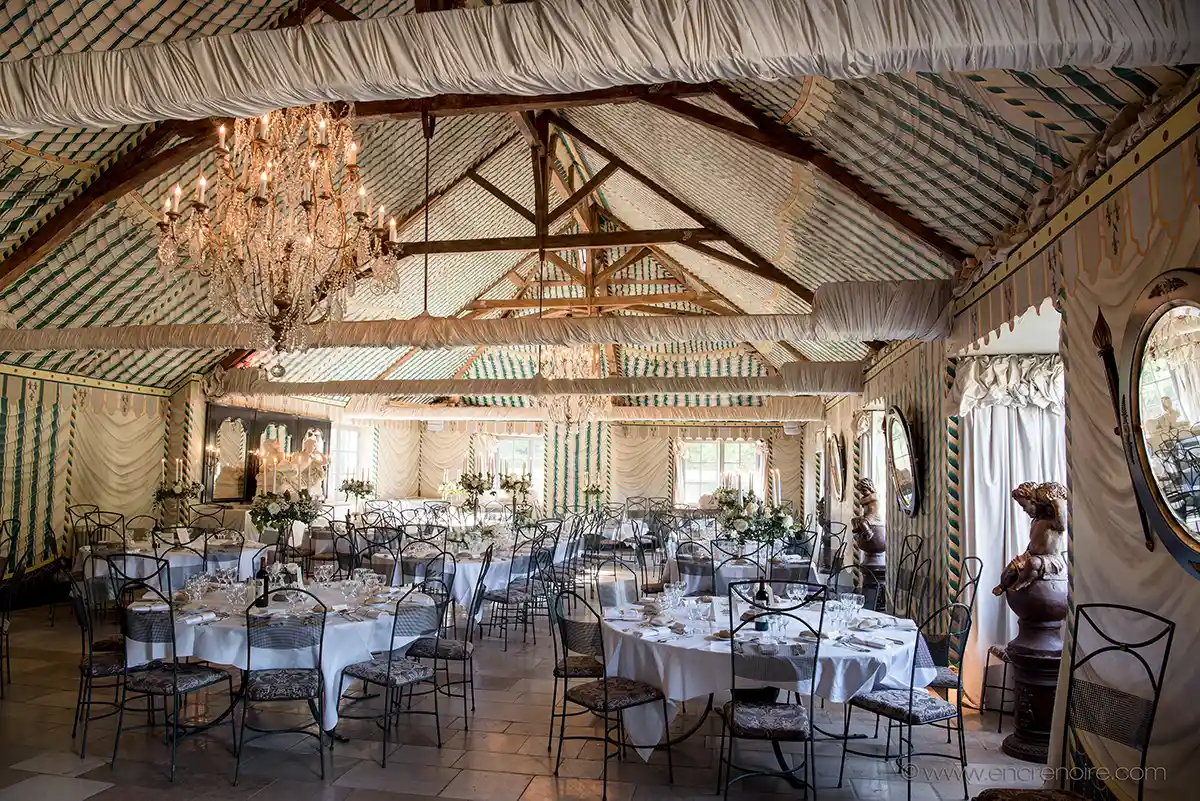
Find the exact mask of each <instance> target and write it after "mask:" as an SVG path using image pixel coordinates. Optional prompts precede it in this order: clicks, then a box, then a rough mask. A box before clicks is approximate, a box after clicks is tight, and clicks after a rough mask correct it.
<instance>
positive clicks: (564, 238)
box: [396, 228, 719, 258]
mask: <svg viewBox="0 0 1200 801" xmlns="http://www.w3.org/2000/svg"><path fill="white" fill-rule="evenodd" d="M718 238H719V235H718V234H714V233H713V232H712V231H709V230H708V229H706V228H659V229H653V230H649V231H645V230H637V231H598V232H596V233H591V234H551V235H548V236H545V237H538V236H536V235H535V236H497V237H485V238H482V239H441V240H434V241H430V242H400V243H398V244H397V245H396V250H397V253H398V256H399V258H405V257H408V256H420V255H422V254H425V253H431V254H433V253H496V252H502V251H511V250H535V249H537V248H538V247H541V246H544V247H545V248H546V249H547V250H581V249H586V248H620V247H636V246H637V245H662V244H687V243H688V242H694V241H705V240H714V239H718Z"/></svg>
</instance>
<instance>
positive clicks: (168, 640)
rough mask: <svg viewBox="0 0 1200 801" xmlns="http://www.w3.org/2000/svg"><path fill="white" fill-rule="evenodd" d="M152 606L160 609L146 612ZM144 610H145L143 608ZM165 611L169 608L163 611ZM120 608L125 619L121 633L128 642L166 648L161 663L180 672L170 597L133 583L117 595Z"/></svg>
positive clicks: (140, 582)
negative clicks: (147, 606)
mask: <svg viewBox="0 0 1200 801" xmlns="http://www.w3.org/2000/svg"><path fill="white" fill-rule="evenodd" d="M144 604H152V605H154V606H157V607H159V608H144ZM139 607H143V608H139ZM162 607H165V608H162ZM117 608H118V610H119V611H120V617H121V632H122V633H123V634H124V635H125V639H127V640H132V641H133V642H136V643H141V644H142V645H146V646H151V647H153V646H155V645H158V646H166V648H165V649H163V650H164V651H165V653H164V654H162V655H161V656H156V659H157V660H160V661H162V662H163V663H164V664H167V665H169V666H170V668H171V671H172V673H175V672H176V670H177V662H178V656H177V654H176V648H175V610H174V607H173V606H172V605H171V603H170V601H169V600H168V599H167V596H166V595H165V594H163V593H162V592H161V591H159V589H158V587H155V586H153V585H151V584H149V583H147V582H145V581H140V580H134V581H130V582H128V583H127V584H125V585H124V586H122V587H121V591H120V593H118V595H117Z"/></svg>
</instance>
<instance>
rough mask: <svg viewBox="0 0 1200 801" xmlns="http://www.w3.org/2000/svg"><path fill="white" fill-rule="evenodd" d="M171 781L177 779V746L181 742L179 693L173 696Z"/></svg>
mask: <svg viewBox="0 0 1200 801" xmlns="http://www.w3.org/2000/svg"><path fill="white" fill-rule="evenodd" d="M170 726H171V781H175V748H176V746H177V745H178V744H179V693H175V694H174V695H172V696H171V721H170Z"/></svg>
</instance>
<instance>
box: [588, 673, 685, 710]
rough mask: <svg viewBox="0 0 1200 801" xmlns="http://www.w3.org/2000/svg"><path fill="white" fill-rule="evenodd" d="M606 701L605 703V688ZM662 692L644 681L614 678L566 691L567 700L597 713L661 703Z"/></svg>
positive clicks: (590, 682)
mask: <svg viewBox="0 0 1200 801" xmlns="http://www.w3.org/2000/svg"><path fill="white" fill-rule="evenodd" d="M606 685H607V687H608V700H607V704H606V703H605V698H604V695H605V692H604V691H605V686H606ZM662 698H663V693H662V690H660V689H658V688H657V687H655V686H653V685H651V684H647V683H646V682H644V681H636V680H634V679H625V678H621V677H619V676H614V677H612V678H608V679H599V680H597V681H589V682H586V683H584V684H576V685H575V686H574V687H570V688H568V689H567V699H568V700H570V701H572V702H574V703H576V704H579V705H580V706H583V707H587V708H588V709H593V710H596V711H598V712H616V711H618V710H621V709H628V708H629V707H631V706H641V705H642V704H647V703H649V702H651V701H661V700H662Z"/></svg>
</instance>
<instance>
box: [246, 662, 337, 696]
mask: <svg viewBox="0 0 1200 801" xmlns="http://www.w3.org/2000/svg"><path fill="white" fill-rule="evenodd" d="M242 691H243V692H245V694H246V698H247V699H249V700H251V701H299V700H304V699H308V698H316V697H317V696H318V695H320V693H321V674H320V672H319V671H317V670H313V669H311V668H277V669H274V670H252V671H250V672H249V673H248V674H246V681H245V682H244V683H243V684H242Z"/></svg>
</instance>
